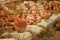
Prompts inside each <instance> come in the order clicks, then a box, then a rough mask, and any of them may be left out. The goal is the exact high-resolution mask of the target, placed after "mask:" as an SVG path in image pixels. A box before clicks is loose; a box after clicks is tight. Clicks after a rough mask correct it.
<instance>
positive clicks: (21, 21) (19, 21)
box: [14, 18, 27, 32]
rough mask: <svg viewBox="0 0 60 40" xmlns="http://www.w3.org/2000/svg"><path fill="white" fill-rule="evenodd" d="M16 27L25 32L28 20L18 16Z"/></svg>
mask: <svg viewBox="0 0 60 40" xmlns="http://www.w3.org/2000/svg"><path fill="white" fill-rule="evenodd" d="M14 25H15V29H16V31H18V32H24V31H25V28H26V25H27V23H26V21H25V20H24V19H20V18H17V19H16V20H15V22H14Z"/></svg>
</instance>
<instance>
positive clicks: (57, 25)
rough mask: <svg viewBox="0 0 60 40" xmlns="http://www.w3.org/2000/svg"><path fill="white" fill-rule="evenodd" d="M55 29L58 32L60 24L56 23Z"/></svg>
mask: <svg viewBox="0 0 60 40" xmlns="http://www.w3.org/2000/svg"><path fill="white" fill-rule="evenodd" d="M56 29H57V30H60V22H56Z"/></svg>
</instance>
